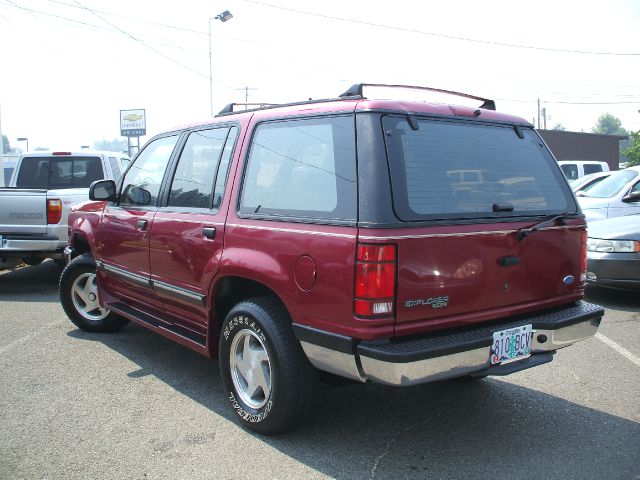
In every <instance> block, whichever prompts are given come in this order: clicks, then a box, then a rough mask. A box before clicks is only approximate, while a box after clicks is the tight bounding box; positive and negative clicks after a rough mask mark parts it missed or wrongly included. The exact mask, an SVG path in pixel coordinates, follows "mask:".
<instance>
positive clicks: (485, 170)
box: [383, 116, 576, 221]
mask: <svg viewBox="0 0 640 480" xmlns="http://www.w3.org/2000/svg"><path fill="white" fill-rule="evenodd" d="M383 124H384V132H385V142H386V145H387V154H388V159H389V166H390V171H391V177H392V189H393V202H394V208H395V210H396V214H397V215H398V216H399V217H400V218H401V219H402V220H409V221H411V220H425V219H436V218H479V217H495V216H499V217H504V216H507V215H513V216H516V215H523V214H548V213H554V212H567V211H575V210H576V205H575V202H574V200H573V198H572V196H571V193H570V191H569V189H568V187H567V185H566V181H565V180H564V179H563V178H562V174H561V173H560V171H559V170H558V168H557V165H556V164H555V161H554V160H553V158H552V157H551V155H550V154H549V153H548V151H547V150H546V149H545V148H544V145H543V144H542V142H541V141H540V139H539V138H538V137H537V136H536V135H535V133H534V132H532V131H531V130H529V129H522V133H523V135H524V138H520V137H519V136H518V135H517V134H516V132H515V130H514V128H513V127H512V126H503V125H487V124H479V123H472V122H455V121H444V120H432V119H418V121H417V124H418V130H413V129H412V128H411V127H410V126H409V124H408V122H407V120H406V118H405V117H395V116H387V117H385V118H384V119H383ZM496 204H509V205H512V206H513V212H508V213H507V212H499V213H495V212H494V205H496Z"/></svg>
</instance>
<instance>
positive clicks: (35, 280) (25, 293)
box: [0, 260, 61, 302]
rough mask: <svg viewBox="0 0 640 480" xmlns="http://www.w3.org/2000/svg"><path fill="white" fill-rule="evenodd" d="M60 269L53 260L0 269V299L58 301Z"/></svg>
mask: <svg viewBox="0 0 640 480" xmlns="http://www.w3.org/2000/svg"><path fill="white" fill-rule="evenodd" d="M60 273H61V270H60V268H59V267H58V266H57V265H56V263H55V262H53V261H51V260H45V261H44V262H42V263H41V264H40V265H36V266H33V267H22V268H18V269H16V270H11V271H0V301H3V300H4V301H14V302H52V301H55V302H58V301H59V298H58V279H59V278H60Z"/></svg>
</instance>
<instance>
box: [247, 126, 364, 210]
mask: <svg viewBox="0 0 640 480" xmlns="http://www.w3.org/2000/svg"><path fill="white" fill-rule="evenodd" d="M355 180H356V173H355V135H354V127H353V118H352V117H349V116H341V117H331V118H314V119H303V120H290V121H278V122H270V123H263V124H261V125H259V126H258V127H257V128H256V130H255V133H254V136H253V140H252V144H251V150H250V153H249V158H248V163H247V166H246V169H245V173H244V183H243V188H242V196H241V200H240V213H244V214H249V215H252V214H254V215H274V216H286V217H295V218H313V219H337V220H355V218H356V181H355Z"/></svg>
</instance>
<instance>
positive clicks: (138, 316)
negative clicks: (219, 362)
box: [105, 302, 207, 347]
mask: <svg viewBox="0 0 640 480" xmlns="http://www.w3.org/2000/svg"><path fill="white" fill-rule="evenodd" d="M105 306H106V307H107V308H108V309H109V310H112V311H113V312H115V313H117V314H120V315H122V316H124V317H127V318H131V319H132V320H134V321H136V320H137V321H138V322H140V323H143V324H145V325H148V326H150V327H152V328H153V329H158V330H166V331H167V332H170V333H173V334H174V335H178V336H180V337H182V338H184V339H186V340H189V341H190V342H193V343H196V344H197V345H198V346H200V347H206V345H207V337H206V335H203V334H201V333H197V332H194V331H193V330H189V329H188V328H184V327H181V326H180V325H175V324H173V323H168V322H164V321H162V320H160V319H158V318H156V317H154V316H152V315H149V314H148V313H144V312H141V311H140V310H136V309H135V308H132V307H130V306H128V305H125V304H124V303H120V302H114V303H108V304H106V305H105Z"/></svg>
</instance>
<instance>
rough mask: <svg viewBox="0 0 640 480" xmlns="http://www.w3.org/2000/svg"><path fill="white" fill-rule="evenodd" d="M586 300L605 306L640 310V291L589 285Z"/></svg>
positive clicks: (628, 310) (625, 309) (631, 310)
mask: <svg viewBox="0 0 640 480" xmlns="http://www.w3.org/2000/svg"><path fill="white" fill-rule="evenodd" d="M585 300H586V301H587V302H591V303H597V304H598V305H602V306H603V307H605V308H613V309H615V310H624V311H627V312H640V292H631V291H625V290H614V289H612V288H602V287H591V286H590V287H587V291H586V296H585Z"/></svg>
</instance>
